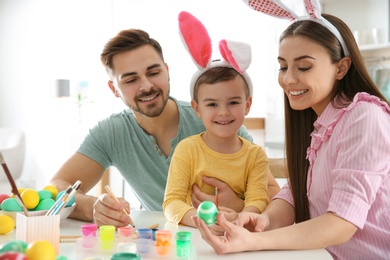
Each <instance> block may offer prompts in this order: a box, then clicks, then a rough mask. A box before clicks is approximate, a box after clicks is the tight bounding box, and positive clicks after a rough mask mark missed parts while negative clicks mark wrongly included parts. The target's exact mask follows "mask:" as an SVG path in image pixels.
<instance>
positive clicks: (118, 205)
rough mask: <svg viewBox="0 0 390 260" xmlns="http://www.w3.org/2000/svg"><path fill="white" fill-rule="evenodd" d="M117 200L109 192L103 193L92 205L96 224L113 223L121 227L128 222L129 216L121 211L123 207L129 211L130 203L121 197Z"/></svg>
mask: <svg viewBox="0 0 390 260" xmlns="http://www.w3.org/2000/svg"><path fill="white" fill-rule="evenodd" d="M118 199H119V202H117V201H116V200H115V199H113V198H112V197H111V196H110V195H109V194H107V193H103V194H101V195H100V196H99V198H98V199H97V200H96V202H95V204H94V205H93V219H94V221H95V223H96V224H97V225H98V226H101V225H113V226H115V227H123V226H127V225H129V224H130V216H128V215H126V214H124V213H123V212H122V210H123V209H125V210H126V211H127V212H129V213H130V204H129V203H128V202H127V201H126V200H124V199H123V198H118Z"/></svg>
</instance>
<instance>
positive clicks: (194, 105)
mask: <svg viewBox="0 0 390 260" xmlns="http://www.w3.org/2000/svg"><path fill="white" fill-rule="evenodd" d="M191 106H192V108H193V109H194V111H195V113H196V116H197V117H198V118H200V112H199V106H198V103H196V101H195V100H191Z"/></svg>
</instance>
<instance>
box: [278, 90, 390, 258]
mask: <svg viewBox="0 0 390 260" xmlns="http://www.w3.org/2000/svg"><path fill="white" fill-rule="evenodd" d="M311 137H312V140H311V145H310V147H309V148H308V150H307V159H308V160H309V161H310V167H309V172H308V180H307V196H308V199H309V203H310V214H311V217H313V218H314V217H317V216H320V215H323V214H325V213H326V212H332V213H333V214H335V215H336V216H339V217H341V218H343V219H345V220H347V221H349V222H351V223H352V224H354V225H355V226H357V227H358V231H357V232H356V233H355V234H354V235H353V237H352V238H351V239H350V240H349V241H348V242H346V243H344V244H342V245H338V246H331V247H328V248H327V250H328V251H329V253H330V254H331V255H332V256H333V257H334V258H335V259H389V258H390V107H389V106H388V105H387V104H386V103H385V102H382V101H380V100H379V99H378V98H377V97H374V96H370V95H368V94H367V93H358V94H357V95H356V96H355V98H354V100H353V102H352V103H351V104H350V105H349V106H348V107H346V108H342V109H340V108H334V107H333V106H332V105H331V104H329V105H328V106H327V107H326V109H325V111H324V112H323V113H322V114H321V116H320V117H319V118H318V119H317V121H316V122H315V123H314V131H313V132H312V134H311ZM275 198H280V199H284V200H286V201H287V202H289V203H290V204H291V205H294V204H293V200H292V195H291V192H290V190H289V187H288V184H286V186H284V187H283V189H282V191H281V192H280V193H279V194H278V195H277V196H276V197H275Z"/></svg>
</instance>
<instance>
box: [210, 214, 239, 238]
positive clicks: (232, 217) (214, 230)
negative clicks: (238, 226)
mask: <svg viewBox="0 0 390 260" xmlns="http://www.w3.org/2000/svg"><path fill="white" fill-rule="evenodd" d="M218 210H219V212H220V213H221V212H223V214H224V216H225V218H226V219H227V220H228V221H230V222H232V223H234V222H235V220H236V219H237V217H238V213H237V212H235V211H234V210H232V209H229V208H225V207H218ZM209 229H210V231H211V233H213V234H214V235H217V236H223V235H224V234H225V230H224V229H223V228H222V227H221V226H220V225H218V223H215V224H214V225H212V226H209Z"/></svg>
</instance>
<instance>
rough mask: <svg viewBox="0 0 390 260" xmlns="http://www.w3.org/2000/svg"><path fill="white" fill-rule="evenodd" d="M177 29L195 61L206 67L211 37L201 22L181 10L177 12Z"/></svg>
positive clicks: (209, 57)
mask: <svg viewBox="0 0 390 260" xmlns="http://www.w3.org/2000/svg"><path fill="white" fill-rule="evenodd" d="M179 29H180V32H181V36H182V39H183V41H184V43H185V45H186V46H187V49H188V51H189V53H190V54H191V56H192V59H193V60H194V61H195V63H196V64H197V65H198V66H200V67H202V68H206V66H207V64H208V63H209V60H210V59H211V53H212V47H211V39H210V36H209V34H208V32H207V30H206V28H205V27H204V26H203V24H202V23H201V22H200V21H199V20H198V19H197V18H196V17H195V16H193V15H192V14H190V13H188V12H185V11H182V12H180V14H179Z"/></svg>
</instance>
